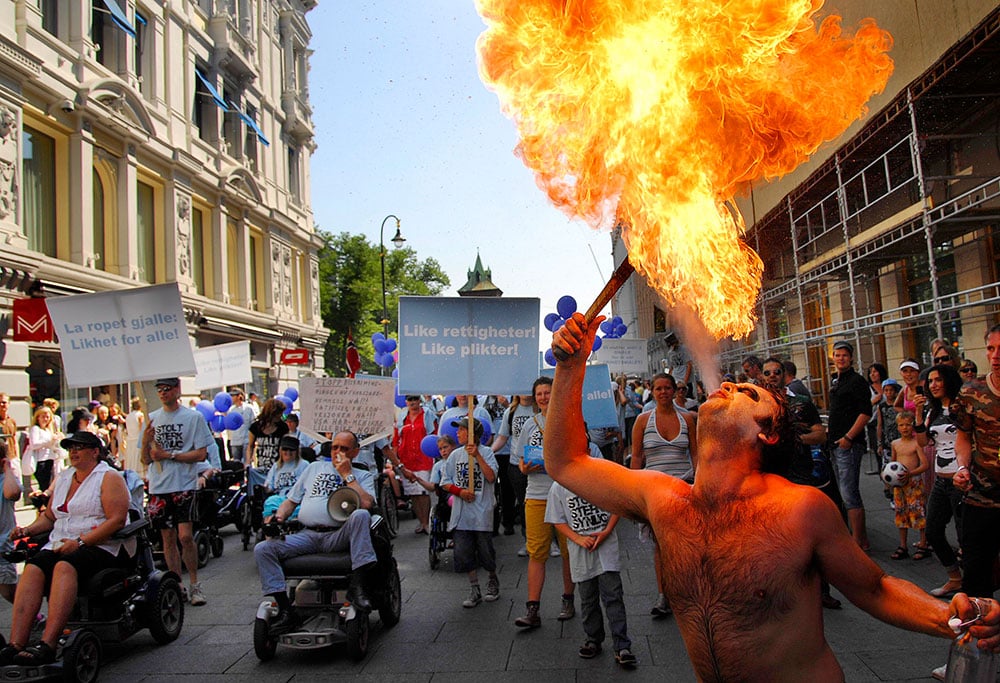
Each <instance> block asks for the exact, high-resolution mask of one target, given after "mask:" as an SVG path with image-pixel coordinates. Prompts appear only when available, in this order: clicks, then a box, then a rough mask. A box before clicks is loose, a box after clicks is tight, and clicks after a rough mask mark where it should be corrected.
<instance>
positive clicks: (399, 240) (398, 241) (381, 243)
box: [378, 214, 406, 339]
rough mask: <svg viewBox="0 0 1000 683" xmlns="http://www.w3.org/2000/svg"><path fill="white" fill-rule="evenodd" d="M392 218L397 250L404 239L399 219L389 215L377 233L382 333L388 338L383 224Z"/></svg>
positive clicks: (393, 239) (394, 243)
mask: <svg viewBox="0 0 1000 683" xmlns="http://www.w3.org/2000/svg"><path fill="white" fill-rule="evenodd" d="M390 218H392V219H393V220H395V221H396V236H395V237H393V238H392V243H393V245H394V246H395V247H396V248H397V249H399V248H400V247H401V246H403V242H405V241H406V238H405V237H403V235H402V234H400V232H399V219H398V218H396V217H395V216H393V215H392V214H389V215H388V216H386V217H385V218H384V219H383V220H382V229H381V230H379V233H378V244H379V255H380V256H381V259H382V333H383V334H384V335H385V338H386V339H388V338H389V311H388V309H387V308H386V306H385V224H386V223H388V222H389V219H390Z"/></svg>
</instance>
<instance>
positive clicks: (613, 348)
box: [590, 339, 649, 375]
mask: <svg viewBox="0 0 1000 683" xmlns="http://www.w3.org/2000/svg"><path fill="white" fill-rule="evenodd" d="M646 346H647V342H646V340H645V339H604V340H602V344H601V348H599V349H597V351H594V353H593V354H591V356H590V362H591V363H607V365H608V369H609V370H610V371H611V374H612V375H623V374H624V375H646V374H648V373H649V354H648V353H647V351H646Z"/></svg>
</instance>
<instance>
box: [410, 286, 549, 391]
mask: <svg viewBox="0 0 1000 683" xmlns="http://www.w3.org/2000/svg"><path fill="white" fill-rule="evenodd" d="M539 307H540V303H539V300H538V299H500V298H496V299H494V298H489V299H487V298H476V297H453V298H444V297H429V296H427V297H424V296H404V297H402V298H400V300H399V393H400V394H403V395H405V394H524V393H527V392H529V391H530V390H531V383H532V382H534V381H535V378H536V377H538V361H537V360H536V359H537V356H538V310H539Z"/></svg>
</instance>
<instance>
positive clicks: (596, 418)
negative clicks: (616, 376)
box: [542, 364, 618, 429]
mask: <svg viewBox="0 0 1000 683" xmlns="http://www.w3.org/2000/svg"><path fill="white" fill-rule="evenodd" d="M555 373H556V371H555V369H553V368H546V369H545V370H542V374H543V375H545V376H546V377H555ZM583 421H584V422H586V423H587V428H588V429H601V428H603V427H616V428H617V427H618V406H617V404H616V403H615V391H614V389H612V388H611V373H610V372H609V371H608V366H607V365H604V364H600V365H588V366H587V374H586V375H584V377H583Z"/></svg>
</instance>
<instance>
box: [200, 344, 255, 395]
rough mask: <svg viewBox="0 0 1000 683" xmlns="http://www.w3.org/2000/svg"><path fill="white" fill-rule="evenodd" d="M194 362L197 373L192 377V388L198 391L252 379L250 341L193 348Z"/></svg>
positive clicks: (243, 382) (242, 382) (246, 381)
mask: <svg viewBox="0 0 1000 683" xmlns="http://www.w3.org/2000/svg"><path fill="white" fill-rule="evenodd" d="M194 363H195V365H197V366H198V374H197V375H196V376H195V378H194V388H195V389H198V390H199V391H201V390H202V389H213V388H215V387H225V386H226V385H229V384H246V383H248V382H252V381H253V374H252V372H251V371H250V342H248V341H238V342H231V343H229V344H217V345H216V346H206V347H204V348H200V349H195V351H194Z"/></svg>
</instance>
